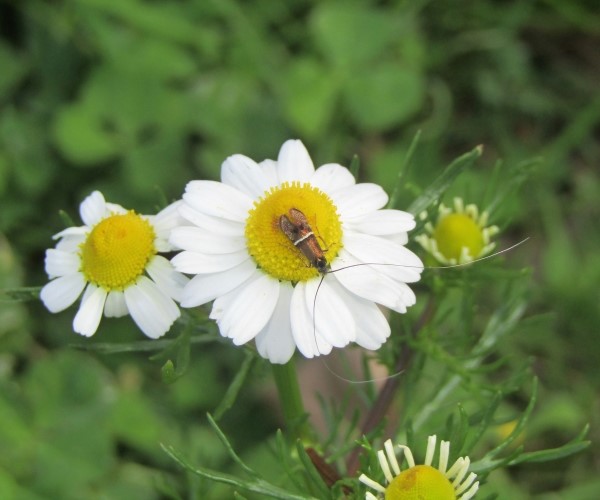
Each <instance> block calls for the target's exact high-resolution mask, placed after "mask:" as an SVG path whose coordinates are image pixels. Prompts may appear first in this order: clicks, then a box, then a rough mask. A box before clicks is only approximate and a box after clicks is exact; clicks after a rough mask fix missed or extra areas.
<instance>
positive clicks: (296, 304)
mask: <svg viewBox="0 0 600 500" xmlns="http://www.w3.org/2000/svg"><path fill="white" fill-rule="evenodd" d="M311 308H312V304H311ZM312 319H313V318H312V311H311V310H309V308H308V304H307V303H306V284H305V283H298V284H297V285H296V286H295V287H294V292H293V294H292V300H291V302H290V320H291V324H292V335H293V336H294V341H295V342H296V346H297V347H298V350H299V351H300V352H301V353H302V354H303V355H304V356H305V357H307V358H312V357H314V356H321V355H324V354H329V353H330V352H331V349H332V348H333V346H332V345H331V344H329V343H328V342H326V341H325V340H323V339H322V338H321V336H320V335H318V334H317V332H316V330H315V325H314V324H313V321H312Z"/></svg>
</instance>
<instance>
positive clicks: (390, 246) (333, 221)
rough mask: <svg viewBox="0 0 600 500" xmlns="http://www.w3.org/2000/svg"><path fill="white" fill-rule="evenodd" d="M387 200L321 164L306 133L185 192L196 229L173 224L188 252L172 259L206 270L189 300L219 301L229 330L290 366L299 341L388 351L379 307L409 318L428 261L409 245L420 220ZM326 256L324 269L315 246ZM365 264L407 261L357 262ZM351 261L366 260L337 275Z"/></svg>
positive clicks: (223, 328)
mask: <svg viewBox="0 0 600 500" xmlns="http://www.w3.org/2000/svg"><path fill="white" fill-rule="evenodd" d="M387 200H388V197H387V195H386V194H385V192H384V191H383V189H381V187H379V186H377V185H375V184H356V181H355V179H354V177H353V176H352V174H351V173H350V172H349V171H348V169H346V168H345V167H342V166H341V165H337V164H327V165H323V166H321V167H319V168H318V169H315V167H314V166H313V163H312V161H311V159H310V156H309V154H308V152H307V151H306V148H305V147H304V145H303V144H302V142H300V141H297V140H290V141H287V142H285V143H284V144H283V146H282V147H281V150H280V151H279V156H278V159H277V161H273V160H265V161H263V162H261V163H256V162H254V161H253V160H251V159H250V158H248V157H246V156H243V155H234V156H231V157H229V158H227V159H226V160H225V162H224V163H223V166H222V169H221V182H215V181H192V182H190V183H189V184H188V185H187V186H186V189H185V194H184V195H183V204H182V205H181V207H180V209H179V212H180V214H181V215H182V216H183V217H184V218H185V219H187V220H188V221H189V222H190V223H191V224H193V226H191V227H190V226H188V227H181V228H175V229H174V230H173V232H172V235H171V241H172V243H173V244H174V245H176V246H178V247H179V248H181V249H183V252H181V253H179V254H178V255H176V256H175V257H174V258H173V260H172V262H173V264H174V266H175V268H176V269H177V270H178V271H181V272H183V273H187V274H191V275H195V276H194V277H193V278H192V279H191V280H190V282H189V283H188V284H187V285H186V287H185V288H184V290H183V295H182V300H181V305H182V306H183V307H194V306H198V305H201V304H204V303H207V302H210V301H212V300H214V304H213V307H212V311H211V314H210V317H211V318H212V319H214V320H216V321H217V323H218V326H219V330H220V333H221V335H222V336H224V337H227V338H230V339H232V340H233V343H234V344H235V345H242V344H245V343H247V342H249V341H250V340H252V339H255V341H256V346H257V349H258V352H259V353H260V354H261V356H263V357H264V358H267V359H269V360H270V361H271V362H272V363H281V364H283V363H286V362H287V361H288V360H289V359H290V358H291V356H292V355H293V353H294V351H295V349H296V347H297V348H298V350H299V351H300V352H301V353H302V354H303V355H304V356H306V357H308V358H312V357H313V356H318V355H321V354H328V353H329V352H331V350H332V348H333V347H344V346H346V345H347V344H349V343H350V342H356V343H357V344H359V345H361V346H363V347H365V348H367V349H378V348H379V347H380V346H381V345H382V344H383V343H384V342H385V340H386V339H387V337H388V336H389V334H390V327H389V325H388V322H387V320H386V318H385V316H384V315H383V313H382V312H381V311H380V309H379V308H378V307H377V305H376V304H381V305H384V306H385V307H388V308H390V309H392V310H394V311H397V312H400V313H404V312H405V311H406V308H407V307H409V306H411V305H413V304H414V303H415V295H414V293H413V292H412V290H411V289H410V288H409V287H408V285H407V284H406V283H410V282H415V281H418V280H419V277H420V273H421V271H422V267H423V264H422V263H421V261H420V260H419V258H418V257H417V256H416V255H415V254H413V253H412V252H411V251H409V250H408V249H406V248H405V247H404V244H405V243H406V242H407V240H408V235H407V232H408V231H409V230H411V229H413V228H414V227H415V221H414V218H413V216H412V215H411V214H408V213H406V212H401V211H399V210H384V209H382V207H384V206H385V204H386V203H387ZM321 251H322V252H323V255H322V256H321V257H322V258H321V259H320V260H318V262H320V264H318V265H317V264H316V262H317V259H313V258H312V257H311V252H312V256H313V257H317V256H318V254H319V252H321ZM311 263H312V265H311ZM364 263H381V264H397V265H399V266H403V267H396V266H386V265H383V266H381V265H379V266H378V265H367V264H365V265H358V266H354V265H355V264H364ZM345 266H354V267H351V268H347V269H344V270H341V271H339V272H329V273H326V271H328V269H331V270H336V269H339V268H342V267H345ZM317 268H319V269H317ZM319 270H320V271H322V272H323V274H320V272H319ZM322 276H324V280H323V282H322V283H320V280H321V277H322ZM319 284H320V285H321V286H320V288H319ZM317 288H319V292H318V296H317V297H316V300H315V296H316V294H317Z"/></svg>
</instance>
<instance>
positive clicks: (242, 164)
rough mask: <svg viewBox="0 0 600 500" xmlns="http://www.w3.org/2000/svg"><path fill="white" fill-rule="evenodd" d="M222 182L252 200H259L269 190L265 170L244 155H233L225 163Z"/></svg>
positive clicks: (222, 170) (222, 168) (222, 169)
mask: <svg viewBox="0 0 600 500" xmlns="http://www.w3.org/2000/svg"><path fill="white" fill-rule="evenodd" d="M221 181H222V182H223V183H224V184H227V185H229V186H231V187H233V188H235V189H237V190H238V191H241V192H242V193H245V194H247V195H248V196H250V197H252V198H258V197H259V196H261V195H262V194H263V193H264V192H265V191H266V190H267V189H268V188H269V181H268V178H267V177H266V176H265V175H264V172H263V169H262V168H261V167H259V166H258V164H257V163H256V162H255V161H254V160H251V159H250V158H248V157H247V156H244V155H233V156H230V157H229V158H227V159H226V160H225V162H223V166H222V167H221Z"/></svg>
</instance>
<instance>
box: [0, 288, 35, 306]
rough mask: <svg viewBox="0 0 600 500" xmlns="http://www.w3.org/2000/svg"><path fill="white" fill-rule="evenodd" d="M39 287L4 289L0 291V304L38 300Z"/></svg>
mask: <svg viewBox="0 0 600 500" xmlns="http://www.w3.org/2000/svg"><path fill="white" fill-rule="evenodd" d="M41 289H42V287H40V286H22V287H19V288H4V289H2V290H0V302H29V301H31V300H39V298H40V291H41Z"/></svg>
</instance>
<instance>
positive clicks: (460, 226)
mask: <svg viewBox="0 0 600 500" xmlns="http://www.w3.org/2000/svg"><path fill="white" fill-rule="evenodd" d="M421 217H422V218H423V219H424V218H426V217H427V213H423V214H422V215H421ZM488 217H489V214H488V213H487V212H485V211H484V212H481V213H479V209H478V208H477V205H473V204H470V205H467V206H465V205H464V202H463V200H462V198H454V208H449V207H446V206H445V205H444V204H443V203H441V204H440V206H439V208H438V217H437V221H436V223H435V225H434V224H432V223H431V222H428V223H426V224H425V231H426V233H425V234H420V235H419V236H417V237H415V240H416V241H417V242H418V243H419V244H420V245H421V246H422V247H423V248H424V249H425V250H427V251H428V252H429V253H430V254H431V255H433V256H434V257H435V258H436V259H437V260H438V262H441V263H442V264H447V265H454V264H466V263H468V262H472V261H473V260H475V259H479V258H481V257H484V256H485V255H488V254H489V253H490V252H491V251H492V250H493V249H494V247H495V246H496V244H495V243H491V242H490V238H491V237H492V236H494V235H495V234H497V233H498V231H499V230H498V227H497V226H488V225H487V222H488Z"/></svg>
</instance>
